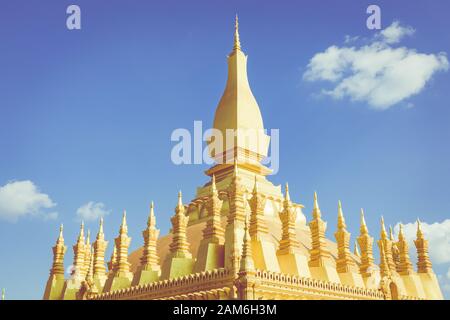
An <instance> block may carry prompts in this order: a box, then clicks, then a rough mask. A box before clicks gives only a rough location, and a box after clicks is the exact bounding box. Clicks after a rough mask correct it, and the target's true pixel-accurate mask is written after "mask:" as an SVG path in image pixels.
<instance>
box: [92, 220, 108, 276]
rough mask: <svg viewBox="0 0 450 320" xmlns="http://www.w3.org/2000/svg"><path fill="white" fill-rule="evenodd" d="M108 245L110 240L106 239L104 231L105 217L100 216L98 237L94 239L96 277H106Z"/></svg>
mask: <svg viewBox="0 0 450 320" xmlns="http://www.w3.org/2000/svg"><path fill="white" fill-rule="evenodd" d="M107 246H108V241H106V240H105V234H104V232H103V217H100V225H99V229H98V233H97V237H96V239H95V241H94V244H93V247H94V262H93V263H94V270H93V272H94V274H93V275H94V277H104V276H105V275H106V268H105V251H106V247H107Z"/></svg>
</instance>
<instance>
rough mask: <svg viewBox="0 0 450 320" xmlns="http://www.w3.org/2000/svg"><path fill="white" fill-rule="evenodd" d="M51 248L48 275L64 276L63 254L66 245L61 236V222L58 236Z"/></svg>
mask: <svg viewBox="0 0 450 320" xmlns="http://www.w3.org/2000/svg"><path fill="white" fill-rule="evenodd" d="M52 250H53V265H52V268H51V269H50V275H56V274H58V275H62V276H64V254H65V253H66V250H67V247H66V246H65V245H64V237H63V225H62V224H61V226H60V228H59V236H58V239H57V240H56V244H55V246H54V247H53V248H52Z"/></svg>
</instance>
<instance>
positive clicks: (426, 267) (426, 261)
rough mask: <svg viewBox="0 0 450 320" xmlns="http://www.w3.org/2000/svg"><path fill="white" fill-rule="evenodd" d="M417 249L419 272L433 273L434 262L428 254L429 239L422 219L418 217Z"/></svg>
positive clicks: (415, 241)
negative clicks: (422, 225)
mask: <svg viewBox="0 0 450 320" xmlns="http://www.w3.org/2000/svg"><path fill="white" fill-rule="evenodd" d="M414 244H415V245H416V249H417V272H418V273H432V272H433V269H432V264H431V261H430V257H429V255H428V240H426V239H425V237H424V235H423V232H422V228H421V223H420V220H419V219H417V238H416V240H414Z"/></svg>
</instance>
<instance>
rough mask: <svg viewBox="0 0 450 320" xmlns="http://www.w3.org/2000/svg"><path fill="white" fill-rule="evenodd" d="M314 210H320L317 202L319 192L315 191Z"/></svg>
mask: <svg viewBox="0 0 450 320" xmlns="http://www.w3.org/2000/svg"><path fill="white" fill-rule="evenodd" d="M314 209H316V210H318V209H319V202H318V201H317V192H316V191H314Z"/></svg>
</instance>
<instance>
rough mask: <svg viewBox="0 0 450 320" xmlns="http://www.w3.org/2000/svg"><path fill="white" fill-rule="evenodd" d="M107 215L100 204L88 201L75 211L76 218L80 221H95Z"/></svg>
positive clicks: (103, 206)
mask: <svg viewBox="0 0 450 320" xmlns="http://www.w3.org/2000/svg"><path fill="white" fill-rule="evenodd" d="M107 214H109V211H108V210H106V209H105V205H104V204H103V203H102V202H94V201H89V202H88V203H86V204H85V205H83V206H81V207H79V208H78V210H77V216H78V217H79V218H80V219H82V220H87V221H89V220H97V219H98V218H100V217H103V216H105V215H107Z"/></svg>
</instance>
